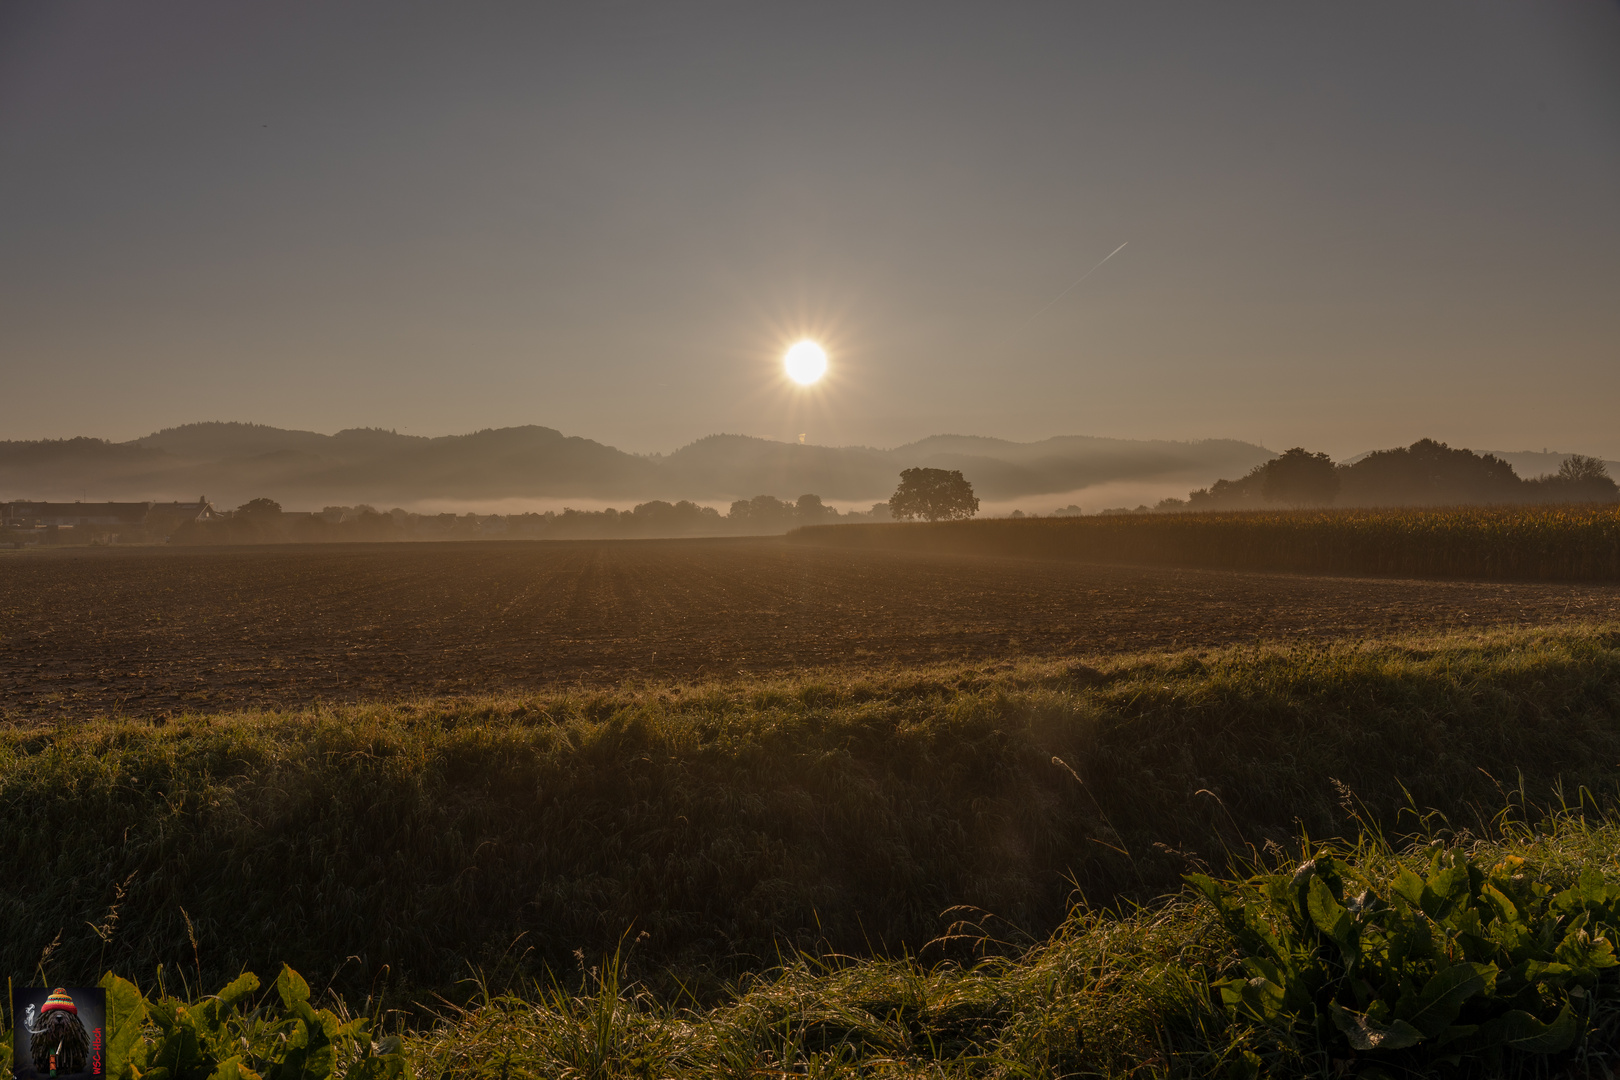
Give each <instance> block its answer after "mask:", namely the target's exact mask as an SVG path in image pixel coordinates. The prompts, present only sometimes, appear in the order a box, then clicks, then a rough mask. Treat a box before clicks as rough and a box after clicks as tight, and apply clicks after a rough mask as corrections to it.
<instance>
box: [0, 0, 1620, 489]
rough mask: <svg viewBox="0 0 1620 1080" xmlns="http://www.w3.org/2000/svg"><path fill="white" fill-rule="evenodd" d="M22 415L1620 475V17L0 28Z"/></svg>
mask: <svg viewBox="0 0 1620 1080" xmlns="http://www.w3.org/2000/svg"><path fill="white" fill-rule="evenodd" d="M1121 244H1123V245H1125V246H1124V247H1123V248H1121V247H1120V245H1121ZM1110 252H1115V254H1113V255H1112V257H1109V258H1107V261H1106V262H1102V264H1101V265H1100V266H1099V265H1097V264H1098V263H1099V262H1100V261H1101V260H1103V259H1104V257H1105V256H1109V253H1110ZM1082 277H1083V280H1080V279H1081V278H1082ZM1077 281H1078V284H1076V282H1077ZM802 337H810V338H813V339H815V340H818V341H820V342H821V343H822V344H823V345H825V346H826V348H827V351H828V353H829V355H830V358H831V366H830V369H829V373H828V375H827V377H826V378H825V379H824V380H823V381H822V382H821V383H819V384H817V385H816V386H815V387H813V388H811V389H809V390H799V389H794V388H792V386H791V384H790V383H788V382H787V380H786V379H785V378H784V377H783V374H782V370H781V362H780V358H781V355H782V352H783V350H784V349H785V348H786V346H787V345H789V344H790V343H792V342H793V341H795V340H797V339H799V338H802ZM0 400H3V401H4V403H5V407H4V409H3V410H0V415H3V420H0V438H6V439H30V438H46V437H50V438H56V437H64V436H72V435H95V436H101V437H106V438H114V439H126V438H132V437H136V436H139V435H143V434H146V433H148V432H151V431H155V430H157V429H160V428H164V427H169V426H173V425H177V424H182V423H188V422H193V421H200V420H244V421H253V422H258V423H265V424H273V425H276V426H278V427H292V428H305V429H311V430H317V431H326V432H330V431H336V430H338V429H341V428H348V427H361V426H374V427H384V428H392V429H396V430H399V431H405V432H410V433H414V434H450V433H459V432H466V431H473V430H477V429H481V428H488V427H504V426H509V425H517V424H542V425H545V426H548V427H553V428H558V429H560V430H562V431H564V432H566V433H568V434H575V435H584V436H586V437H589V438H593V439H597V440H599V441H602V442H606V443H609V444H611V445H615V446H618V447H620V448H621V449H625V450H631V451H636V452H654V451H669V450H673V449H675V448H676V447H679V446H681V445H683V444H685V443H688V442H690V441H692V440H694V439H697V438H700V437H702V436H704V435H708V434H712V433H716V432H732V433H742V434H750V435H758V436H763V437H767V438H778V439H788V440H791V439H796V438H797V437H798V436H799V435H800V434H803V435H805V438H806V441H808V442H812V443H822V444H832V445H845V444H865V445H874V446H885V447H887V446H895V445H899V444H901V443H905V442H908V441H911V440H914V439H917V438H921V437H923V436H926V435H929V434H935V433H942V432H954V433H961V434H978V435H993V436H999V437H1003V438H1012V439H1018V440H1033V439H1039V438H1045V437H1048V436H1052V435H1106V436H1116V437H1143V438H1147V437H1155V438H1182V439H1192V438H1205V437H1224V438H1236V439H1243V440H1247V441H1251V442H1257V443H1261V444H1263V445H1266V446H1269V447H1272V448H1273V449H1284V448H1286V447H1289V446H1294V445H1303V446H1306V447H1308V448H1310V449H1312V450H1326V451H1328V452H1329V453H1331V454H1333V455H1334V456H1336V457H1342V456H1348V455H1351V454H1354V453H1357V452H1361V451H1365V450H1369V449H1373V448H1378V447H1387V446H1393V445H1401V444H1405V443H1410V442H1412V441H1414V440H1416V439H1418V438H1420V437H1424V436H1432V437H1435V438H1440V439H1444V440H1446V441H1448V442H1451V443H1452V444H1453V445H1461V446H1470V447H1474V448H1476V449H1501V450H1518V449H1541V448H1542V447H1552V448H1554V449H1562V450H1566V451H1578V452H1585V453H1593V454H1598V455H1600V456H1605V457H1609V458H1617V457H1620V424H1617V423H1616V405H1617V404H1620V4H1616V3H1614V2H1612V0H1607V2H1600V0H1590V2H1584V3H1559V2H1537V3H1534V4H1527V3H1522V2H1519V0H1513V2H1500V3H1498V2H1489V0H1468V2H1463V3H1425V4H1411V3H1409V2H1406V0H1401V2H1391V3H1378V2H1362V3H1356V4H1329V3H1280V2H1279V3H1272V4H1253V5H1251V4H1241V3H1234V4H1221V5H1210V4H1201V3H1200V4H1191V3H1189V4H1175V3H1155V4H1139V3H1114V4H1110V3H1052V4H1015V3H994V4H990V3H978V4H963V5H958V4H950V3H941V2H929V3H917V4H907V3H899V2H892V3H882V4H872V3H869V2H856V3H848V4H841V3H836V2H829V0H817V2H815V3H802V4H791V3H760V2H757V0H750V2H740V3H734V4H724V3H681V4H670V3H647V4H613V3H596V2H593V3H588V4H586V3H581V4H577V5H570V4H564V3H547V4H518V3H480V2H476V0H471V2H464V3H456V4H427V3H409V2H400V0H390V2H388V3H362V2H344V3H332V2H320V3H297V2H292V0H278V2H277V3H274V4H251V5H250V4H220V3H217V2H182V0H168V2H165V3H163V4H161V5H150V4H127V3H116V2H113V0H82V2H62V0H8V2H7V3H6V4H4V5H0Z"/></svg>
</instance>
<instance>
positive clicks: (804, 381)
mask: <svg viewBox="0 0 1620 1080" xmlns="http://www.w3.org/2000/svg"><path fill="white" fill-rule="evenodd" d="M782 364H783V366H784V367H786V368H787V373H788V378H790V379H792V380H793V381H794V382H796V383H798V384H799V385H800V386H809V385H810V384H811V383H813V382H815V381H816V380H818V379H820V378H821V377H822V376H823V375H825V374H827V350H825V349H823V348H822V347H821V346H820V345H817V344H816V343H815V342H813V341H808V340H806V341H800V342H797V343H795V344H794V346H793V347H792V348H790V349H789V350H788V351H787V355H786V356H784V357H782Z"/></svg>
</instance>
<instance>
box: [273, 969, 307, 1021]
mask: <svg viewBox="0 0 1620 1080" xmlns="http://www.w3.org/2000/svg"><path fill="white" fill-rule="evenodd" d="M276 993H278V994H280V995H281V1003H282V1004H283V1005H285V1006H287V1008H288V1009H290V1010H293V1011H296V1005H297V1004H298V1003H300V1002H305V1001H308V1000H309V983H307V982H305V981H304V977H303V976H302V975H300V974H298V972H296V971H294V970H293V969H292V968H290V967H288V966H287V965H286V964H283V965H281V974H280V975H278V976H277V977H276Z"/></svg>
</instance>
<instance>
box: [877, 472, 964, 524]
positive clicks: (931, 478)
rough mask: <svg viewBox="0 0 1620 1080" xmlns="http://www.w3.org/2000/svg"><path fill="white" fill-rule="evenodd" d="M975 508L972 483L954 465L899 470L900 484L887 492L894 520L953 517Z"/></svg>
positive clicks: (932, 519) (949, 519) (955, 518)
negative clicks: (889, 493)
mask: <svg viewBox="0 0 1620 1080" xmlns="http://www.w3.org/2000/svg"><path fill="white" fill-rule="evenodd" d="M978 512H979V499H978V497H977V496H976V495H974V494H973V485H972V484H970V483H968V482H967V481H966V480H964V479H963V478H962V473H961V471H960V470H957V469H952V470H950V471H946V470H945V469H906V470H904V471H903V472H901V473H900V486H899V487H897V488H895V489H894V494H893V495H891V496H889V513H890V515H892V516H893V517H894V518H895V519H896V520H897V521H910V520H912V519H913V518H924V519H926V520H928V521H955V520H957V519H959V518H970V517H972V516H973V515H974V514H977V513H978Z"/></svg>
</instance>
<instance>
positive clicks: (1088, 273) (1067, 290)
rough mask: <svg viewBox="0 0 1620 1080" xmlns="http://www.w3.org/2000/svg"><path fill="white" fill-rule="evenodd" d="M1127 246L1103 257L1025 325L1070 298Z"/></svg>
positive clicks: (1122, 246)
mask: <svg viewBox="0 0 1620 1080" xmlns="http://www.w3.org/2000/svg"><path fill="white" fill-rule="evenodd" d="M1128 243H1130V241H1129V240H1127V241H1125V244H1128ZM1125 244H1121V245H1119V247H1117V248H1115V249H1114V250H1113V251H1110V252H1109V253H1108V254H1106V255H1104V256H1103V257H1102V259H1101V260H1099V261H1098V263H1097V265H1096V266H1093V267H1092V268H1091V269H1090V270H1087V271H1086V272H1085V273H1083V274H1081V275H1080V276H1079V277H1077V278H1075V279H1074V280H1073V281H1071V282H1070V283H1069V287H1068V288H1067V289H1064V290H1063V291H1062V292H1060V293H1058V294H1057V295H1056V296H1054V297H1052V299H1050V300H1048V301H1047V302H1046V306H1045V307H1043V308H1041V310H1039V311H1037V312H1036V313H1035V314H1033V315H1031V316H1030V317H1029V319H1028V321H1027V322H1025V323H1024V325H1025V326H1028V325H1029V324H1030V323H1032V322H1034V321H1035V320H1036V319H1038V318H1040V317H1041V316H1042V315H1045V314H1046V313H1047V311H1049V310H1050V309H1051V307H1052V305H1053V304H1055V303H1057V302H1058V301H1059V300H1061V299H1063V298H1064V297H1065V296H1068V295H1069V294H1070V293H1071V292H1073V291H1074V287H1075V286H1076V285H1078V284H1080V283H1081V282H1082V281H1084V280H1086V278H1088V277H1090V276H1091V275H1092V274H1095V273H1096V272H1097V271H1098V270H1099V269H1101V268H1102V264H1103V263H1105V262H1107V261H1108V260H1109V259H1112V258H1113V257H1114V256H1115V255H1118V254H1119V253H1120V252H1122V251H1124V250H1125Z"/></svg>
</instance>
